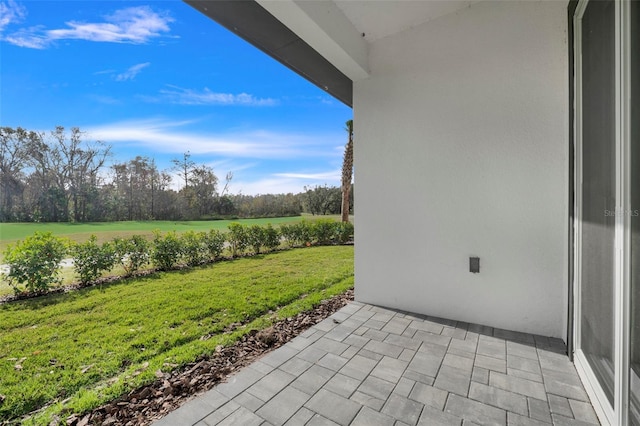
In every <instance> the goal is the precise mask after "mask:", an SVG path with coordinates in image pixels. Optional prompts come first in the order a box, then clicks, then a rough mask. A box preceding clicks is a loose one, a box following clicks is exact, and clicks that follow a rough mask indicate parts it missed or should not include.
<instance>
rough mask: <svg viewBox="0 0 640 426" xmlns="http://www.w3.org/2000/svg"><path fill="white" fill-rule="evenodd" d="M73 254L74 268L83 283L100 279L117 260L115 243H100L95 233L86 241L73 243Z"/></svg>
mask: <svg viewBox="0 0 640 426" xmlns="http://www.w3.org/2000/svg"><path fill="white" fill-rule="evenodd" d="M71 254H72V255H73V268H74V269H75V271H76V274H77V275H78V278H79V279H80V282H82V283H83V284H86V283H89V282H91V281H95V280H96V279H98V278H99V277H100V275H102V273H103V272H105V271H108V270H110V269H111V268H113V265H114V263H115V260H116V258H115V249H114V247H113V244H111V243H109V242H106V243H104V244H102V245H100V244H98V239H97V238H96V236H95V235H92V236H91V237H89V240H88V241H86V242H84V243H72V244H71Z"/></svg>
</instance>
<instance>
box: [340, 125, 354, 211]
mask: <svg viewBox="0 0 640 426" xmlns="http://www.w3.org/2000/svg"><path fill="white" fill-rule="evenodd" d="M345 124H346V128H345V130H346V131H347V133H348V134H349V140H348V142H347V146H345V148H344V160H343V161H342V221H343V222H349V196H350V195H351V178H352V176H353V120H348V121H347V122H346V123H345Z"/></svg>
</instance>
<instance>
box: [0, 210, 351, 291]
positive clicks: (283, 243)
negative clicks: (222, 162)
mask: <svg viewBox="0 0 640 426" xmlns="http://www.w3.org/2000/svg"><path fill="white" fill-rule="evenodd" d="M352 239H353V225H352V224H351V223H342V222H336V221H333V220H331V219H320V220H317V221H314V222H307V221H301V222H298V223H294V224H290V225H286V224H285V225H281V226H280V227H279V228H274V227H273V226H271V224H268V225H266V226H259V225H251V226H248V225H242V224H240V223H232V224H230V225H229V230H228V232H226V233H224V232H221V231H218V230H215V229H212V230H210V231H209V232H194V231H188V232H185V233H183V234H181V235H178V234H176V232H173V231H172V232H166V233H161V232H160V231H155V232H154V235H153V239H152V240H151V241H148V240H147V239H145V238H144V237H142V236H141V235H133V236H132V237H130V238H120V237H116V238H114V239H113V240H112V241H108V242H105V243H102V244H99V243H98V241H97V238H96V236H95V235H92V236H91V237H90V238H89V240H88V241H86V242H83V243H76V242H70V241H67V240H65V239H62V238H60V237H56V236H54V235H53V234H52V233H51V232H36V233H35V234H34V235H33V236H31V237H27V238H26V239H25V240H24V241H18V243H17V244H15V245H11V246H9V247H8V248H7V249H6V251H5V253H4V257H5V261H6V262H7V264H8V265H9V272H8V273H7V274H3V275H2V277H3V278H4V279H6V280H7V281H8V282H9V284H10V285H11V286H12V287H13V289H14V291H15V292H16V293H21V292H23V291H25V290H26V291H28V292H43V291H47V290H48V289H49V288H50V287H51V286H52V285H55V284H59V283H60V281H61V277H60V274H59V272H60V268H61V262H62V260H63V259H64V258H65V257H72V258H73V268H74V270H75V273H76V275H77V277H78V279H79V280H80V282H81V283H83V284H87V283H91V282H94V281H96V280H97V279H98V278H100V277H101V276H102V275H103V274H105V273H107V272H110V271H111V270H112V269H113V268H115V267H121V268H122V269H123V270H124V272H125V276H131V275H133V274H134V273H136V272H138V271H139V270H140V269H142V268H143V267H145V266H151V267H153V268H156V269H158V270H163V271H166V270H170V269H175V268H178V267H190V266H197V265H202V264H206V263H210V262H214V261H216V260H219V259H220V258H221V257H222V255H223V252H224V250H225V249H228V252H229V253H230V255H231V257H238V256H243V255H247V254H260V253H265V252H270V251H273V250H276V249H278V248H280V247H289V248H293V247H304V246H307V247H308V246H311V245H328V244H345V243H347V242H349V241H351V240H352Z"/></svg>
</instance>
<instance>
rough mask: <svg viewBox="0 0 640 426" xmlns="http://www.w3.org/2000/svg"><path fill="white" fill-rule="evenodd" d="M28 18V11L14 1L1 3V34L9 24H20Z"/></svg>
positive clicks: (9, 0)
mask: <svg viewBox="0 0 640 426" xmlns="http://www.w3.org/2000/svg"><path fill="white" fill-rule="evenodd" d="M25 16H27V10H26V9H25V8H24V6H21V5H19V4H18V3H16V2H15V1H14V0H8V1H6V2H0V33H1V32H2V31H4V29H5V27H6V26H7V25H9V24H13V23H19V22H22V20H24V18H25Z"/></svg>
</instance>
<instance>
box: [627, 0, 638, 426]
mask: <svg viewBox="0 0 640 426" xmlns="http://www.w3.org/2000/svg"><path fill="white" fill-rule="evenodd" d="M639 41H640V2H636V1H634V2H631V99H634V100H635V101H633V103H632V105H631V209H630V210H631V212H630V214H631V327H630V331H631V357H630V361H631V370H630V372H629V377H630V380H631V383H630V399H631V401H630V402H631V403H630V404H629V406H630V407H631V413H630V416H629V419H630V423H631V424H632V425H633V426H640V102H639V101H638V99H640V43H638V42H639Z"/></svg>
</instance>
